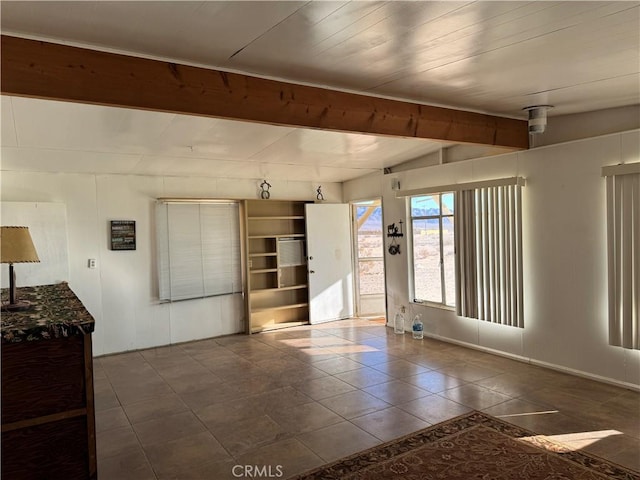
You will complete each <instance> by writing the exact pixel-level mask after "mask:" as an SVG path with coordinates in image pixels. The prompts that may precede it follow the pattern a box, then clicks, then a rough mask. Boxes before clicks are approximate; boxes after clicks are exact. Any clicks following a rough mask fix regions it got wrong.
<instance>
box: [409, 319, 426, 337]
mask: <svg viewBox="0 0 640 480" xmlns="http://www.w3.org/2000/svg"><path fill="white" fill-rule="evenodd" d="M421 318H422V315H420V314H418V315H416V316H415V318H414V319H413V325H412V326H411V330H412V332H413V338H415V339H416V340H422V337H423V336H424V326H423V325H422V320H421Z"/></svg>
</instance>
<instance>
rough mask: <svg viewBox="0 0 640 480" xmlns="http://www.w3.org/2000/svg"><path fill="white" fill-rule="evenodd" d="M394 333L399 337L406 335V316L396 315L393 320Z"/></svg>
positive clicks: (399, 313)
mask: <svg viewBox="0 0 640 480" xmlns="http://www.w3.org/2000/svg"><path fill="white" fill-rule="evenodd" d="M393 331H394V332H395V333H397V334H398V335H403V334H404V315H403V314H402V313H401V312H398V313H396V316H395V317H394V319H393Z"/></svg>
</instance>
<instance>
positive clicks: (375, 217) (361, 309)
mask: <svg viewBox="0 0 640 480" xmlns="http://www.w3.org/2000/svg"><path fill="white" fill-rule="evenodd" d="M351 208H352V218H353V231H354V235H353V238H354V253H355V254H354V260H355V273H356V275H355V278H356V282H355V283H356V312H357V315H358V316H360V317H366V316H374V315H375V316H377V315H384V314H385V283H384V236H383V228H382V227H383V224H382V202H381V200H380V199H376V200H367V201H361V202H354V203H352V204H351Z"/></svg>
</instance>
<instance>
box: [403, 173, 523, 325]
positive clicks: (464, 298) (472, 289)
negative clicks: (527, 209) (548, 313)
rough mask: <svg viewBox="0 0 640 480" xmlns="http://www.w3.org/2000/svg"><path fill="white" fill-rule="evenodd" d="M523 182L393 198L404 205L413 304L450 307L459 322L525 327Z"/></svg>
mask: <svg viewBox="0 0 640 480" xmlns="http://www.w3.org/2000/svg"><path fill="white" fill-rule="evenodd" d="M524 184H525V181H524V179H523V178H522V177H512V178H502V179H496V180H486V181H480V182H473V183H464V184H454V185H446V186H440V187H426V188H421V189H416V190H406V191H400V192H398V193H397V194H396V195H397V196H399V197H410V199H411V200H410V206H411V227H412V245H413V265H412V267H413V271H412V274H413V287H414V289H413V294H414V295H413V296H414V299H416V300H418V301H427V302H433V303H439V304H442V305H447V306H455V307H456V313H457V314H458V315H460V316H463V317H468V318H477V319H480V320H487V321H490V322H493V323H499V324H502V325H510V326H516V327H523V326H524V321H523V311H524V310H523V288H522V186H523V185H524ZM445 192H450V193H445ZM451 192H455V193H451ZM454 195H455V197H454ZM454 203H455V212H454ZM454 213H455V221H454ZM454 297H455V298H454Z"/></svg>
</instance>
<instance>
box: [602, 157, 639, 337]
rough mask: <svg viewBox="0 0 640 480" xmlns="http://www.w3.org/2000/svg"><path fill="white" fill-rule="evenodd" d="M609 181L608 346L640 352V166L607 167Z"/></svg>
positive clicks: (603, 170) (605, 169)
mask: <svg viewBox="0 0 640 480" xmlns="http://www.w3.org/2000/svg"><path fill="white" fill-rule="evenodd" d="M602 174H603V176H605V177H606V178H607V187H606V189H607V254H608V262H607V263H608V274H609V275H608V287H609V288H608V293H609V344H610V345H615V346H620V347H624V348H632V349H636V350H640V207H639V205H640V163H630V164H625V165H615V166H611V167H604V168H603V169H602Z"/></svg>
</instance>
